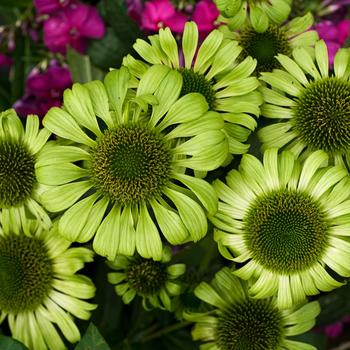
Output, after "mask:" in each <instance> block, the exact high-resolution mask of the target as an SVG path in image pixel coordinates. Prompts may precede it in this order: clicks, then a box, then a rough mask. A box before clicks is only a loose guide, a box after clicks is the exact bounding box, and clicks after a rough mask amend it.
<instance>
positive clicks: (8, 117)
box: [0, 109, 51, 232]
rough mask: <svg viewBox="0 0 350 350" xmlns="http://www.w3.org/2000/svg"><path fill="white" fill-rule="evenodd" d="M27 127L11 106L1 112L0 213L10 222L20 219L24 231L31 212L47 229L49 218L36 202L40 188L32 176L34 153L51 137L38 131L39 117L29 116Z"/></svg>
mask: <svg viewBox="0 0 350 350" xmlns="http://www.w3.org/2000/svg"><path fill="white" fill-rule="evenodd" d="M26 121H27V122H26V127H25V128H23V125H22V122H21V120H20V119H19V117H18V116H17V114H16V112H15V111H14V110H13V109H9V110H7V111H4V112H2V113H0V164H1V168H0V216H2V217H4V218H6V222H9V225H14V224H15V223H16V222H17V221H21V222H22V224H23V225H24V226H23V229H24V230H25V232H27V231H28V227H27V226H26V223H27V220H26V217H27V216H28V215H31V216H33V217H35V218H37V220H39V221H40V223H41V225H42V226H43V227H44V228H47V229H48V228H49V227H50V225H51V220H50V218H49V216H48V215H47V214H46V212H45V210H44V209H43V208H42V207H41V206H40V205H39V204H38V197H39V194H40V192H42V190H43V188H42V186H40V185H39V184H38V182H37V179H36V177H35V166H36V162H37V153H38V152H39V151H40V150H41V148H42V147H43V146H44V144H45V143H46V141H47V139H48V138H49V136H50V132H49V131H48V130H40V131H39V119H38V117H37V116H34V115H29V116H28V117H27V118H26Z"/></svg>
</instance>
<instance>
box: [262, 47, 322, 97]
mask: <svg viewBox="0 0 350 350" xmlns="http://www.w3.org/2000/svg"><path fill="white" fill-rule="evenodd" d="M276 59H277V60H278V62H279V63H280V64H281V65H282V67H283V68H284V69H285V70H286V71H287V72H288V73H290V74H291V75H292V76H293V77H295V78H296V79H298V81H299V82H300V83H301V84H303V85H304V86H306V85H308V84H309V82H308V80H307V79H306V76H305V74H304V72H303V70H302V69H301V68H300V67H299V66H298V65H297V64H296V63H295V62H294V61H293V60H292V59H291V58H289V57H288V56H285V55H282V54H278V55H277V56H276ZM327 72H328V67H327ZM265 89H266V88H265ZM276 94H277V92H276Z"/></svg>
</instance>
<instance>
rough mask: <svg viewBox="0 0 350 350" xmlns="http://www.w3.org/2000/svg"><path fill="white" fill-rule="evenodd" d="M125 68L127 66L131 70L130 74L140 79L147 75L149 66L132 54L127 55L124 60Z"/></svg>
mask: <svg viewBox="0 0 350 350" xmlns="http://www.w3.org/2000/svg"><path fill="white" fill-rule="evenodd" d="M123 66H126V67H127V68H128V69H129V72H130V73H131V75H132V76H135V77H137V78H138V79H140V78H142V76H143V75H144V74H145V73H146V71H147V69H148V68H149V65H148V64H147V63H144V62H142V61H140V60H137V59H135V58H134V57H132V56H131V55H130V54H128V55H126V56H125V57H124V58H123Z"/></svg>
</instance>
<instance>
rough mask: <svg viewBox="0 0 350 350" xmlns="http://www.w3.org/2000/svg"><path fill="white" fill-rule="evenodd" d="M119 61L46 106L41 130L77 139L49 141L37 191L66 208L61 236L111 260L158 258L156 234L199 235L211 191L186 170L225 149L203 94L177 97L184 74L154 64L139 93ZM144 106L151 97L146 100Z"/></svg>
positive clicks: (212, 207) (215, 162)
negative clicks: (63, 142)
mask: <svg viewBox="0 0 350 350" xmlns="http://www.w3.org/2000/svg"><path fill="white" fill-rule="evenodd" d="M128 84H129V73H128V70H127V69H126V68H125V67H123V68H121V69H120V70H113V71H111V72H110V73H109V74H107V76H106V78H105V84H103V83H102V82H99V81H94V82H90V83H88V84H85V85H80V84H75V85H74V86H73V88H72V90H66V91H65V93H64V109H60V108H53V109H51V110H50V111H49V112H48V113H47V115H46V117H45V118H44V120H43V124H44V126H45V127H46V128H47V129H49V130H50V131H52V132H53V133H55V134H56V135H58V136H60V137H62V138H65V139H68V140H72V141H75V142H76V143H73V144H72V145H69V146H63V145H61V144H59V143H57V142H50V143H48V145H47V146H46V147H45V148H44V149H43V151H42V152H41V153H40V157H39V164H37V165H38V166H37V169H36V174H37V177H38V180H39V182H41V183H44V184H46V185H48V186H49V187H50V188H49V189H48V190H47V191H46V192H44V193H43V194H42V196H41V200H42V202H43V204H44V206H45V207H46V208H47V209H48V210H49V211H51V212H60V211H63V210H66V211H65V212H64V214H63V215H62V217H61V218H60V221H59V231H60V233H61V234H62V235H63V236H64V237H66V238H67V239H69V240H70V241H78V242H87V241H88V240H90V239H91V238H92V237H93V236H94V235H95V233H96V235H95V238H94V241H93V247H94V249H95V251H96V252H97V253H98V254H100V255H103V256H106V257H108V259H110V260H114V258H115V256H116V254H123V255H129V256H132V255H133V254H134V252H135V248H136V250H137V252H138V253H139V254H140V255H141V256H142V257H143V258H153V259H155V260H160V259H161V257H162V241H161V238H160V232H161V233H162V234H163V235H164V236H165V238H166V240H167V241H169V242H170V243H171V244H180V243H183V242H185V241H198V240H200V239H201V238H202V237H203V236H205V234H206V232H207V226H208V225H207V218H206V212H205V211H208V212H209V213H211V214H214V213H215V211H216V210H217V196H216V194H215V191H214V190H213V189H212V188H211V186H210V185H209V184H208V183H207V182H205V181H204V180H202V179H197V178H194V177H193V176H190V175H188V174H186V173H185V171H186V169H187V168H188V169H192V170H199V171H208V170H213V169H215V168H217V167H219V166H220V164H222V162H223V161H224V159H225V158H226V157H227V154H228V145H227V140H226V138H225V135H224V134H223V133H222V132H221V131H220V130H221V129H222V127H223V121H222V119H221V118H220V116H219V115H218V114H217V113H215V112H207V110H208V105H207V103H206V102H205V100H204V98H203V97H202V96H201V95H200V94H195V93H193V94H188V95H186V96H184V97H182V98H179V94H180V90H181V76H180V74H179V73H178V72H174V71H170V69H169V68H167V67H164V66H154V67H152V68H151V69H150V70H149V71H148V72H147V73H146V74H145V75H144V77H143V79H141V81H140V85H139V88H138V89H137V91H136V96H135V92H133V90H129V89H128ZM148 103H152V104H153V105H151V106H150V108H149V105H148Z"/></svg>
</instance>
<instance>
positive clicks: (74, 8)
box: [44, 4, 105, 53]
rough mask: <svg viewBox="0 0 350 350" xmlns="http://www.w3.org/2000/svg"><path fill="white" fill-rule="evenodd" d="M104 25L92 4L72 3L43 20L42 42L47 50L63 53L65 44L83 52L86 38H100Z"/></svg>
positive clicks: (102, 34) (65, 47)
mask: <svg viewBox="0 0 350 350" xmlns="http://www.w3.org/2000/svg"><path fill="white" fill-rule="evenodd" d="M104 34H105V25H104V23H103V21H102V18H101V17H100V15H99V14H98V12H97V10H96V8H95V7H93V6H89V5H84V4H73V5H71V6H69V7H67V8H65V9H64V10H63V11H59V12H57V13H54V14H53V15H52V16H50V18H49V19H47V20H46V21H45V22H44V42H45V45H46V46H47V47H48V48H49V50H51V51H53V52H60V53H65V52H66V49H67V46H72V47H73V48H74V49H76V50H77V51H79V52H81V53H84V52H85V50H86V47H87V39H88V38H94V39H98V38H102V37H103V36H104Z"/></svg>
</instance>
